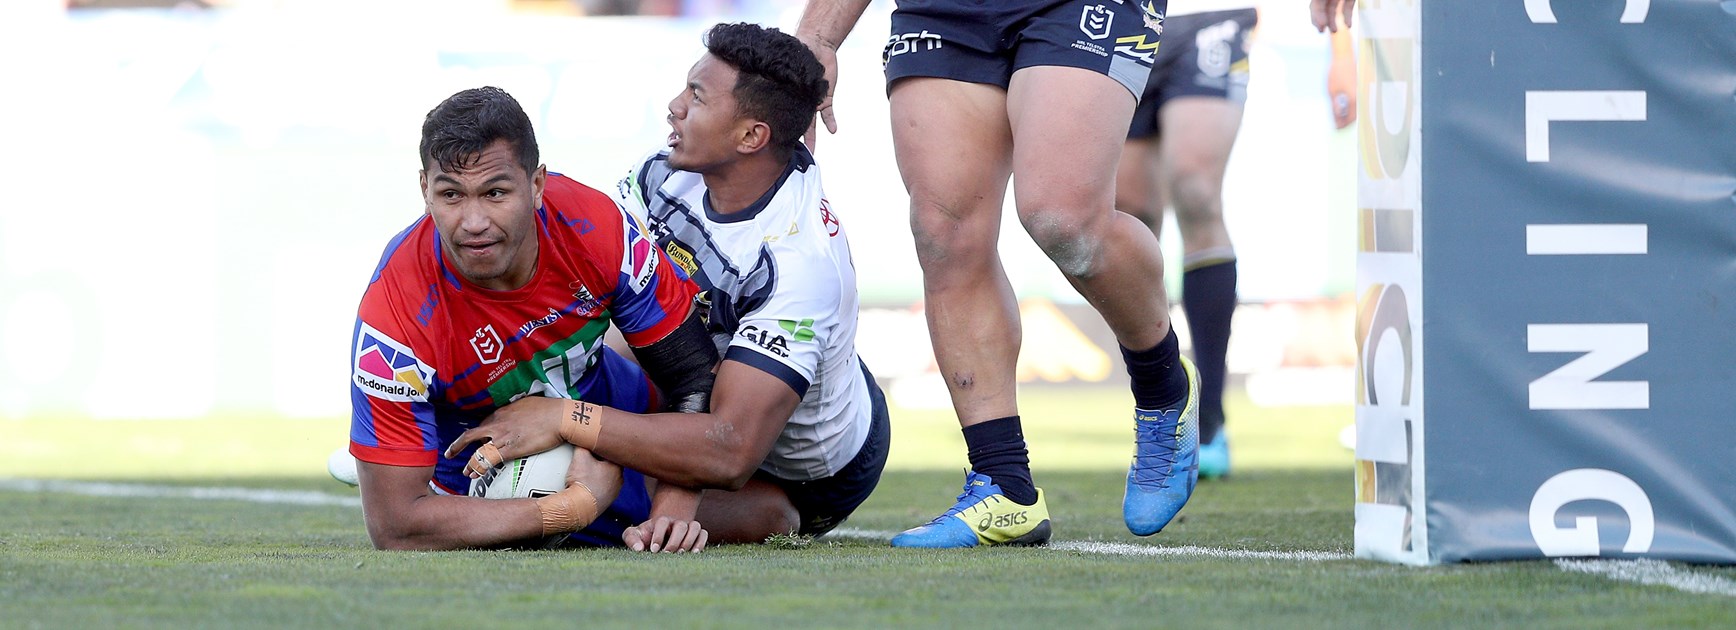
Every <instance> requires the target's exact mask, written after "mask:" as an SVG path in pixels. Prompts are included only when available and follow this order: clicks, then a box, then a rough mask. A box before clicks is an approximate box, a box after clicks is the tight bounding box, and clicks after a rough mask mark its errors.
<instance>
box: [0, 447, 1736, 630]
mask: <svg viewBox="0 0 1736 630" xmlns="http://www.w3.org/2000/svg"><path fill="white" fill-rule="evenodd" d="M1345 477H1346V474H1345V473H1343V472H1338V471H1305V472H1298V471H1257V472H1250V473H1248V474H1245V475H1240V476H1238V477H1236V478H1235V479H1233V480H1230V481H1227V482H1217V483H1210V484H1207V485H1205V486H1203V487H1202V488H1201V490H1200V493H1199V495H1198V496H1197V498H1196V499H1195V501H1194V502H1193V503H1192V504H1191V505H1189V507H1188V508H1187V510H1186V511H1184V512H1183V515H1184V517H1185V518H1184V519H1183V520H1182V521H1181V522H1180V523H1177V524H1174V525H1172V526H1171V528H1170V529H1169V531H1166V532H1164V533H1162V534H1159V535H1158V536H1157V537H1154V538H1152V539H1147V540H1139V539H1135V538H1133V537H1132V536H1131V535H1129V534H1127V533H1126V532H1125V531H1123V530H1121V528H1120V525H1119V522H1118V515H1117V511H1116V510H1117V501H1118V499H1119V492H1120V480H1119V479H1117V478H1116V476H1115V475H1113V474H1106V473H1101V472H1058V473H1052V474H1048V475H1046V476H1045V478H1046V482H1045V483H1046V485H1047V488H1048V491H1049V493H1050V495H1049V501H1050V504H1051V508H1052V509H1053V512H1054V516H1055V518H1056V522H1057V529H1056V536H1057V539H1064V540H1087V539H1088V540H1101V541H1112V542H1125V543H1136V544H1146V545H1162V546H1181V545H1200V546H1210V547H1217V548H1228V549H1251V550H1287V551H1321V552H1337V553H1348V552H1349V547H1350V536H1349V531H1350V526H1351V519H1350V516H1349V509H1350V497H1349V495H1348V493H1347V492H1343V491H1342V488H1343V486H1344V484H1345V482H1346V480H1345ZM251 481H252V484H250V485H260V486H266V487H278V488H297V489H317V490H323V491H327V492H331V493H333V494H351V495H353V492H354V491H353V490H347V489H339V488H336V487H334V485H333V484H332V483H330V482H326V481H321V480H316V479H306V478H294V479H254V480H251ZM956 481H957V480H956V476H955V475H952V474H948V473H942V472H938V471H936V472H894V473H891V474H889V475H888V476H887V477H886V478H885V480H884V483H883V485H882V487H881V489H880V491H879V492H877V493H876V494H875V496H874V497H873V498H872V499H870V501H869V502H868V503H867V504H865V505H864V506H863V508H862V510H861V511H860V512H859V513H858V515H857V516H856V517H854V518H852V519H851V520H850V522H849V523H848V524H847V526H848V527H850V528H852V529H854V530H878V531H889V530H893V529H897V528H901V527H905V526H908V525H910V524H912V522H913V521H915V520H920V519H921V518H923V517H925V516H927V515H928V512H929V511H931V510H934V509H938V508H939V507H941V504H943V503H945V502H946V501H947V499H948V497H947V496H942V495H945V494H947V493H948V492H949V491H948V490H947V488H948V487H950V486H952V485H953V484H954V483H955V482H956ZM0 504H4V505H5V506H6V509H5V510H3V511H0V532H3V533H0V620H3V621H0V626H7V627H53V628H100V627H115V626H118V627H134V626H138V627H186V626H198V627H230V626H271V627H278V626H295V627H306V626H320V627H330V626H340V627H370V626H376V627H458V626H465V627H479V626H480V627H495V626H496V625H497V624H508V623H510V624H514V625H520V626H523V625H536V626H556V627H576V626H582V625H596V624H601V625H606V626H629V625H631V626H640V627H644V626H647V625H649V626H650V627H690V626H692V627H712V626H731V627H770V626H773V625H784V626H793V627H864V626H865V627H889V626H907V625H912V626H979V625H991V626H1005V627H1045V628H1047V627H1159V626H1162V627H1178V628H1182V627H1186V628H1192V627H1238V628H1243V627H1252V628H1259V627H1287V626H1297V625H1302V626H1333V627H1338V626H1356V627H1427V626H1432V627H1479V626H1486V625H1497V626H1536V627H1569V626H1572V627H1585V626H1592V627H1599V626H1601V627H1658V626H1681V625H1705V626H1714V625H1720V624H1722V623H1727V622H1728V621H1729V620H1730V614H1731V611H1732V607H1731V606H1732V605H1731V603H1730V601H1729V600H1728V599H1727V598H1721V597H1713V596H1703V595H1691V594H1687V593H1683V592H1680V591H1676V590H1673V589H1669V588H1663V587H1646V586H1634V585H1628V584H1624V583H1618V582H1613V581H1609V580H1606V579H1604V578H1601V577H1594V576H1586V575H1578V574H1572V573H1566V572H1563V571H1560V570H1558V569H1556V568H1554V566H1553V565H1551V564H1549V563H1545V562H1519V563H1501V564H1480V565H1462V566H1453V567H1444V568H1433V569H1415V568H1404V567H1396V566H1390V565H1384V564H1377V563H1372V562H1366V561H1358V560H1332V561H1295V560H1263V559H1248V560H1235V559H1218V558H1206V557H1161V558H1152V557H1125V556H1107V555H1099V554H1092V553H1083V552H1074V551H1063V550H1055V549H983V550H966V551H911V550H892V549H888V548H886V547H885V546H884V543H881V542H877V541H873V540H869V539H865V538H848V539H843V540H838V541H827V540H825V539H822V540H820V541H817V542H815V543H813V544H811V545H809V546H806V547H800V548H790V546H788V545H785V546H781V547H779V548H766V547H753V546H737V547H718V548H713V549H711V550H708V551H706V552H705V553H702V554H698V555H684V556H648V555H641V554H632V553H629V552H624V551H616V550H569V551H553V552H545V551H536V552H483V551H473V552H446V553H401V552H380V551H374V550H372V549H371V548H370V547H369V545H368V543H367V539H366V537H365V535H364V533H363V531H362V528H361V523H360V518H361V514H360V511H359V510H358V509H355V508H352V507H334V506H312V507H297V506H283V505H261V504H254V503H242V502H230V501H199V500H192V499H164V498H152V499H114V498H92V497H81V496H63V495H50V494H23V493H8V492H0ZM1693 570H1694V571H1697V572H1704V573H1711V574H1719V575H1724V576H1727V577H1736V572H1732V571H1731V570H1728V569H1707V568H1695V569H1693Z"/></svg>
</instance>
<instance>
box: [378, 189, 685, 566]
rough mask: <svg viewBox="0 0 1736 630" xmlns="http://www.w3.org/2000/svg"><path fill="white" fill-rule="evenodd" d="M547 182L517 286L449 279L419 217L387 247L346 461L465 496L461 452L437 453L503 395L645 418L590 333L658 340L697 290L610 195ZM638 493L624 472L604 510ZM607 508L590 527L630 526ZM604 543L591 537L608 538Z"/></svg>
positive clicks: (644, 384) (641, 397)
mask: <svg viewBox="0 0 1736 630" xmlns="http://www.w3.org/2000/svg"><path fill="white" fill-rule="evenodd" d="M546 181H547V183H546V184H545V187H544V191H543V199H542V201H543V203H542V206H541V207H540V208H538V209H537V211H536V215H537V216H536V223H535V225H536V228H537V234H536V239H537V241H536V243H537V260H536V270H535V272H534V273H533V275H532V277H531V280H530V282H529V283H528V284H526V285H525V286H523V287H521V288H518V289H514V290H510V291H495V290H489V289H484V288H482V287H479V286H476V285H474V284H472V283H470V282H469V281H468V280H466V279H465V278H464V277H463V276H461V275H459V274H458V273H457V272H456V271H455V270H454V268H453V267H451V266H450V265H448V264H447V263H446V261H445V260H444V258H445V254H444V252H443V251H442V250H441V246H440V236H439V234H438V232H437V231H436V230H435V228H434V224H433V221H432V220H431V219H430V218H429V217H428V216H426V215H424V216H422V217H421V218H419V219H417V220H416V222H415V223H413V224H411V225H410V227H409V228H407V229H405V230H404V231H403V232H402V233H400V234H398V236H397V237H395V238H393V239H392V241H391V243H390V244H388V245H387V246H386V251H385V253H384V255H383V256H382V257H381V259H380V264H379V267H378V268H377V269H375V271H374V275H373V279H372V280H370V281H369V284H368V288H367V291H366V293H364V294H363V296H362V302H361V306H360V308H359V309H358V313H357V317H356V326H355V332H354V336H353V340H354V345H353V346H352V363H351V367H352V375H351V379H350V400H351V409H352V415H351V423H350V453H351V454H353V455H354V456H355V457H356V459H358V460H361V461H365V462H370V463H375V464H388V465H396V466H434V467H435V474H434V479H433V484H434V487H435V489H436V490H437V491H441V492H445V493H450V494H464V493H465V492H466V490H467V489H468V487H469V486H468V484H469V479H468V478H466V477H465V476H464V474H463V465H464V461H465V457H459V458H456V459H447V458H444V457H441V456H440V452H441V451H442V450H444V449H445V447H446V446H447V445H448V444H451V442H452V441H453V440H454V439H456V438H457V437H458V435H459V434H460V433H463V432H464V431H465V430H466V429H469V428H471V427H474V426H476V425H477V424H478V423H480V422H481V421H482V420H483V419H484V418H486V417H488V415H489V414H490V413H491V412H493V411H494V410H495V409H497V408H499V407H502V406H505V405H506V404H508V403H511V402H512V401H514V400H517V399H519V398H521V397H524V396H548V397H557V398H571V399H582V400H586V401H590V402H595V403H597V404H602V405H607V406H610V407H615V408H618V409H622V410H625V411H631V412H645V411H649V410H652V408H653V406H654V405H655V403H656V394H655V393H654V392H655V389H654V388H653V387H652V386H651V385H650V382H649V381H648V379H647V378H646V376H645V374H644V373H643V372H642V371H640V370H639V368H638V367H637V366H636V365H634V364H633V363H632V362H629V361H627V360H626V359H624V358H622V357H620V356H619V355H616V354H615V353H614V352H613V351H611V350H610V349H608V348H607V347H606V346H605V345H604V344H603V333H604V331H606V330H607V329H608V327H609V325H610V324H611V323H613V324H614V325H615V326H617V327H618V328H620V330H621V332H622V334H623V336H625V337H626V339H627V342H628V343H629V344H632V345H633V346H636V347H642V346H646V345H649V344H651V343H654V342H656V341H659V340H661V339H662V338H663V337H664V336H665V335H667V334H668V333H669V332H670V331H671V330H674V329H675V327H676V326H677V325H679V324H680V323H681V321H682V319H683V318H684V317H685V316H686V314H687V312H688V309H689V308H690V305H691V304H692V302H693V297H694V293H695V291H696V289H695V287H694V285H693V283H692V282H691V281H689V280H688V278H687V276H686V274H685V273H683V272H682V270H681V269H680V268H679V267H677V266H675V265H672V264H670V263H669V261H668V259H667V258H665V257H664V256H663V255H662V254H661V253H660V251H659V250H658V248H657V247H655V246H654V244H653V243H652V242H651V240H650V239H649V237H648V235H647V233H646V230H645V228H644V227H643V225H642V224H641V223H640V221H639V219H637V218H635V217H633V215H631V214H630V213H626V212H623V211H622V210H621V208H620V206H618V205H616V204H615V202H614V201H613V200H612V199H610V198H609V196H607V195H605V194H603V193H600V192H597V191H596V190H593V189H590V188H587V187H585V186H584V185H582V184H579V183H578V182H575V181H573V180H571V179H568V178H566V177H564V176H562V175H559V174H556V173H549V174H548V178H547V180H546ZM468 455H469V451H467V452H466V453H465V456H468ZM644 494H645V493H644V488H643V481H642V477H640V476H639V475H638V474H637V473H633V472H632V471H628V475H627V482H626V484H625V487H623V489H622V491H621V497H622V499H621V500H617V501H616V503H615V505H614V508H620V507H623V503H624V502H626V503H635V502H637V501H639V500H643V501H645V502H646V503H645V505H644V506H637V505H634V506H628V507H634V508H638V507H643V509H646V510H648V498H646V497H645V496H644ZM630 495H634V496H630ZM631 511H634V512H637V511H640V510H638V509H634V510H631ZM618 512H619V510H615V509H613V508H612V509H611V510H610V513H606V514H605V518H604V519H599V521H606V520H610V518H609V517H611V516H613V517H615V520H620V521H621V523H624V525H623V526H630V525H635V524H637V523H638V522H639V521H637V520H631V519H632V518H633V517H634V516H640V515H633V514H625V515H624V514H619V513H618ZM611 513H612V514H611ZM605 524H606V523H601V522H600V523H599V524H597V525H605ZM595 526H596V525H594V526H593V527H595ZM614 534H615V536H617V537H616V538H615V539H614V540H613V541H609V540H607V535H605V536H604V538H605V540H604V542H616V543H618V540H619V538H618V535H619V532H618V531H615V532H614Z"/></svg>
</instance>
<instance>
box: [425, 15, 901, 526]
mask: <svg viewBox="0 0 1736 630" xmlns="http://www.w3.org/2000/svg"><path fill="white" fill-rule="evenodd" d="M705 44H706V48H707V52H706V53H705V55H703V56H702V57H701V58H700V60H699V62H698V63H696V64H695V65H694V66H693V68H692V70H690V71H689V73H688V76H687V82H686V85H685V86H684V87H683V89H682V90H681V91H680V93H679V94H678V95H677V96H676V98H675V99H674V100H673V101H671V102H670V103H669V116H668V119H669V123H670V126H671V127H672V129H673V131H672V133H671V134H670V136H669V140H668V147H667V148H666V149H664V150H660V151H658V152H656V153H654V154H652V155H650V156H649V157H647V158H645V159H644V160H642V161H641V162H640V163H639V164H637V165H636V166H635V167H634V168H633V169H632V170H631V171H630V172H629V173H628V176H627V178H626V179H624V180H623V181H622V182H621V185H620V188H619V193H620V197H619V198H620V200H621V202H622V204H623V205H624V206H626V207H628V208H630V209H632V210H633V211H635V212H637V213H642V214H644V215H646V216H647V217H648V219H649V225H650V226H651V230H652V232H653V233H654V234H655V235H656V239H657V244H658V245H659V246H660V247H661V248H662V249H663V250H664V251H665V252H666V253H668V255H669V257H670V259H671V260H673V261H674V262H675V263H676V264H679V265H682V266H683V267H684V268H685V270H686V271H687V272H688V273H689V274H691V276H692V277H693V279H694V280H695V281H696V282H698V283H699V285H700V286H701V287H702V288H703V289H705V293H704V295H705V298H706V300H705V302H706V303H707V304H708V305H709V309H708V317H709V319H708V327H709V330H710V332H711V334H712V337H713V339H714V340H715V342H716V343H717V346H718V347H719V348H721V349H722V352H723V356H724V360H723V362H722V363H721V364H720V365H719V366H718V370H717V382H716V388H715V389H714V390H713V391H712V395H711V399H710V401H711V409H710V412H709V413H704V414H693V415H679V414H665V415H661V416H645V415H640V414H636V413H631V412H632V410H631V409H627V408H621V407H614V408H604V406H601V405H597V406H592V405H586V404H584V403H576V404H575V403H564V404H563V403H561V402H558V401H549V400H536V399H526V400H524V401H521V402H519V403H516V404H514V405H512V406H510V407H508V408H507V409H505V410H502V412H501V413H499V414H497V415H496V417H495V419H492V420H490V421H489V422H487V423H484V424H483V426H482V427H481V428H479V429H476V430H473V431H471V432H469V433H467V434H466V435H464V436H463V437H461V438H460V439H459V442H458V443H459V444H465V443H468V442H470V441H472V440H482V439H491V440H493V441H495V442H497V443H510V444H512V446H510V447H509V446H505V445H503V446H501V449H502V451H503V453H504V454H505V455H506V456H508V457H512V456H517V455H522V454H525V453H530V452H535V451H538V450H541V449H544V448H548V447H549V446H552V445H554V444H555V443H557V442H558V441H559V440H560V439H562V437H566V438H567V439H568V441H570V442H573V443H574V444H576V445H578V446H580V447H581V448H588V449H593V450H595V451H596V452H597V453H598V454H600V455H602V456H604V457H606V458H608V459H609V460H611V461H616V462H620V463H621V464H623V465H625V466H627V467H629V468H633V469H637V470H641V471H644V472H645V473H646V474H648V475H652V476H654V477H656V478H658V479H659V480H660V481H662V482H665V483H661V484H659V491H658V495H657V496H656V497H655V500H654V504H653V514H654V515H655V516H657V517H658V518H657V519H656V521H654V522H653V523H648V524H647V527H646V528H641V530H640V531H639V532H638V533H639V534H641V535H642V538H640V539H639V540H638V543H639V544H641V545H644V546H647V547H656V546H658V545H661V544H664V543H663V540H664V538H665V536H669V537H673V536H674V533H671V532H673V530H674V529H675V528H677V527H680V526H681V524H682V523H684V522H694V521H697V522H700V523H704V525H705V527H706V529H707V530H708V531H710V532H711V533H712V535H713V537H714V539H716V540H719V541H722V542H760V541H763V540H765V539H766V537H767V536H769V535H773V534H788V533H797V534H802V535H819V534H823V533H825V532H826V531H829V530H831V529H832V528H834V527H836V526H837V525H838V524H839V523H840V522H842V521H843V520H844V518H845V517H847V516H849V515H850V513H851V512H852V511H854V510H855V509H856V507H857V506H859V505H861V503H862V501H863V500H865V499H866V498H867V497H868V495H869V493H870V492H871V491H873V489H874V487H875V485H876V484H877V483H878V482H879V479H880V473H881V471H882V469H883V468H884V466H885V464H886V455H887V449H888V444H889V440H890V426H889V422H888V418H887V409H886V402H885V397H884V396H883V395H882V393H881V391H880V389H879V387H878V386H877V385H876V384H875V382H874V378H873V375H872V374H870V373H869V372H868V368H867V367H866V366H865V365H864V364H863V363H862V361H861V359H860V358H859V357H858V356H857V353H856V345H855V344H856V314H857V294H856V271H855V267H854V264H853V262H852V261H851V256H850V247H849V240H848V236H847V234H846V232H845V230H844V225H843V223H842V221H840V220H839V216H838V214H837V213H836V212H835V211H834V210H833V208H832V204H831V202H830V201H829V200H828V199H827V198H826V196H825V192H824V190H823V189H822V187H821V182H820V167H819V165H818V164H816V163H815V161H814V156H813V155H812V154H811V153H809V152H808V150H807V148H806V147H804V146H802V144H801V143H800V139H801V136H802V133H803V132H804V131H805V130H806V129H807V127H808V124H809V122H810V121H811V120H812V119H813V113H814V108H815V107H816V106H818V105H819V103H820V99H821V97H823V96H824V95H825V91H826V83H825V80H824V79H823V78H822V69H821V66H820V63H819V61H818V60H817V59H816V58H815V57H814V55H813V53H811V52H810V51H809V50H808V49H807V48H806V47H805V46H803V45H802V43H801V42H800V41H798V40H797V39H796V38H795V37H793V36H791V35H787V34H784V33H781V32H778V31H776V30H773V29H766V28H763V27H760V26H757V25H753V24H721V25H718V26H716V27H713V28H712V29H711V30H710V31H709V32H708V33H707V34H706V38H705ZM574 408H578V409H576V410H577V411H581V412H582V413H584V414H586V415H587V416H588V417H590V418H592V420H591V422H592V423H593V424H594V425H595V428H591V427H588V426H587V427H580V426H579V425H578V424H576V423H575V422H574V421H572V420H571V418H572V416H571V413H572V412H573V411H575V409H574ZM666 485H683V486H686V487H687V488H690V489H693V490H699V489H706V490H704V492H703V494H702V495H697V494H692V493H688V494H686V496H677V495H678V493H677V492H676V490H674V489H673V488H671V489H669V490H668V491H667V492H668V494H667V495H666V494H665V490H664V487H665V486H666ZM701 498H702V500H699V499H701ZM677 533H678V532H677ZM629 535H630V536H631V535H633V532H629ZM629 544H630V545H634V546H635V547H636V548H637V546H638V545H635V544H634V542H629Z"/></svg>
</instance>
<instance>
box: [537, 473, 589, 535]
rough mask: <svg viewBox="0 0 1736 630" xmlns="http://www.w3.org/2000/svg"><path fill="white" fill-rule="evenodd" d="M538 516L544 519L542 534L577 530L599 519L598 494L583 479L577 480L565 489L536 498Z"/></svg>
mask: <svg viewBox="0 0 1736 630" xmlns="http://www.w3.org/2000/svg"><path fill="white" fill-rule="evenodd" d="M536 511H537V516H538V517H539V518H541V519H542V535H544V536H548V535H550V534H565V533H568V532H576V531H578V530H579V528H581V527H584V526H586V525H590V524H591V521H594V520H597V515H598V514H599V513H601V510H599V509H598V508H597V495H595V494H592V493H591V488H590V487H589V486H586V485H585V483H584V482H582V481H575V482H573V484H572V485H570V486H567V487H566V489H565V490H561V491H560V492H556V493H554V494H551V495H548V496H546V497H542V498H540V499H537V500H536Z"/></svg>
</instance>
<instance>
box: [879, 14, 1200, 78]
mask: <svg viewBox="0 0 1736 630" xmlns="http://www.w3.org/2000/svg"><path fill="white" fill-rule="evenodd" d="M1167 5H1168V0H1127V1H1126V2H1104V1H1086V0H994V1H991V2H983V1H982V0H902V1H901V2H899V3H898V8H897V9H896V10H894V11H893V12H892V36H891V37H890V38H888V39H887V40H886V48H885V49H884V50H883V51H882V52H881V60H882V62H883V63H884V64H885V66H886V86H887V88H888V89H890V88H891V87H892V84H893V83H894V82H896V81H898V80H899V79H903V78H907V77H939V78H943V79H954V80H958V81H968V82H971V83H985V84H989V85H996V86H1000V87H1002V88H1005V87H1007V82H1008V81H1009V80H1010V79H1011V78H1012V76H1013V73H1014V72H1016V71H1018V70H1021V69H1023V68H1029V67H1032V66H1068V67H1073V68H1083V69H1086V70H1091V71H1094V72H1099V73H1102V74H1105V75H1108V76H1109V78H1112V79H1115V80H1116V81H1117V82H1119V83H1121V85H1123V86H1125V87H1126V88H1127V90H1128V91H1129V92H1132V93H1133V95H1134V96H1135V97H1138V96H1139V94H1140V93H1141V92H1143V91H1144V90H1145V80H1146V77H1147V76H1149V75H1150V74H1151V64H1152V59H1153V57H1154V55H1155V53H1156V52H1157V50H1158V46H1157V39H1158V35H1159V34H1160V33H1161V31H1162V27H1161V25H1162V24H1163V12H1164V11H1165V9H1167V8H1168V7H1167ZM1143 7H1150V8H1149V10H1148V9H1146V8H1143Z"/></svg>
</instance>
